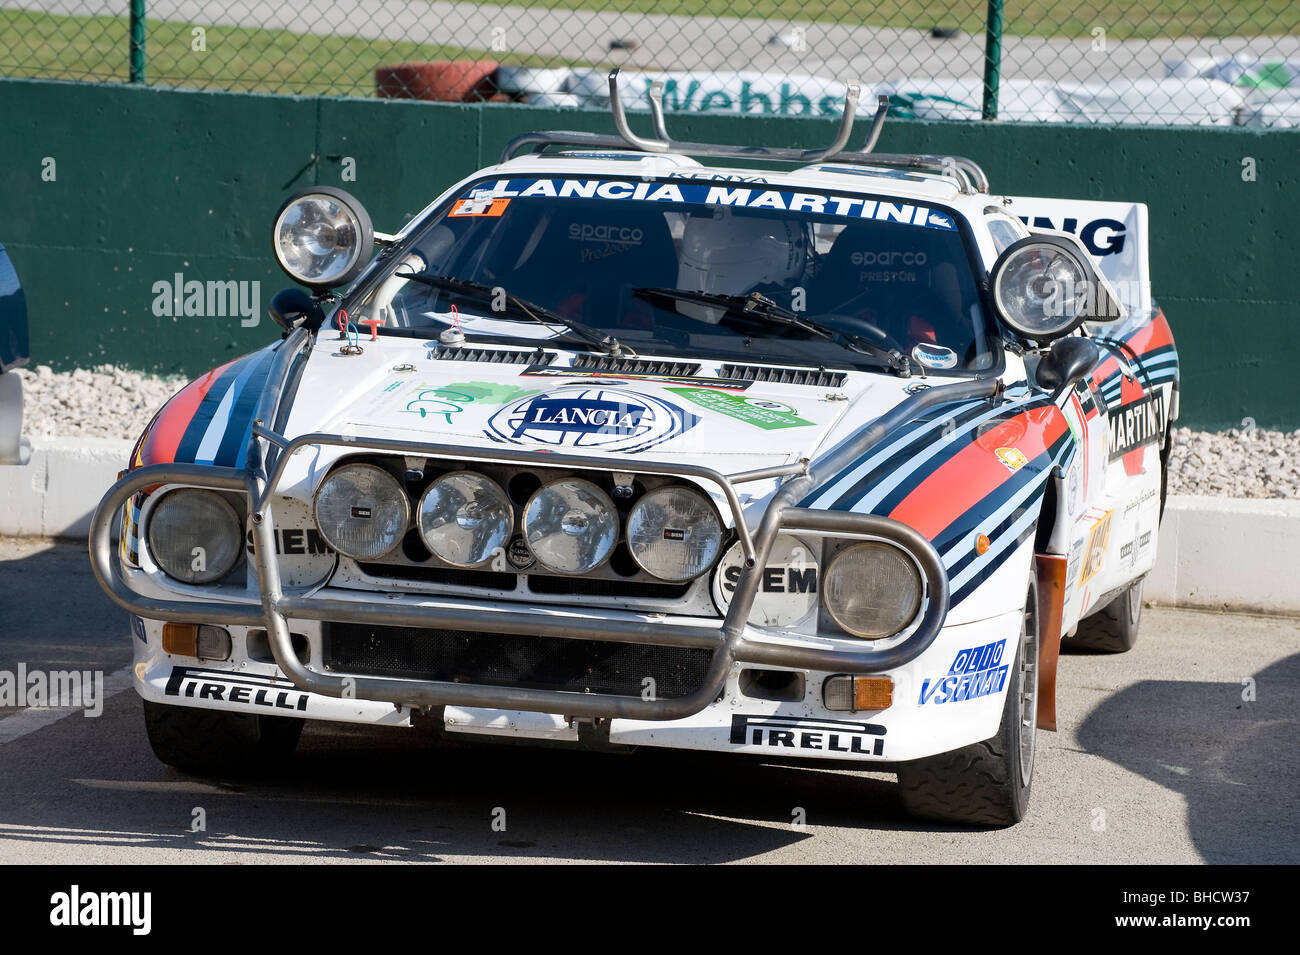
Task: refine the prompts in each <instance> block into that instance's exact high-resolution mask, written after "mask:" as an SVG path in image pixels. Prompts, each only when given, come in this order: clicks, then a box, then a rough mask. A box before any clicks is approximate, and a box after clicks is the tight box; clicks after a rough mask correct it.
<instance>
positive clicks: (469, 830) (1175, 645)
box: [0, 538, 1300, 864]
mask: <svg viewBox="0 0 1300 955" xmlns="http://www.w3.org/2000/svg"><path fill="white" fill-rule="evenodd" d="M130 641H131V637H130V631H129V626H128V622H127V617H126V614H125V613H124V612H122V611H120V610H118V609H117V608H116V607H114V606H113V605H112V604H111V603H110V602H109V601H108V599H107V598H106V597H104V596H103V595H102V594H101V592H100V591H99V589H98V587H97V586H96V585H95V583H94V581H93V580H92V578H91V575H90V572H89V569H88V567H87V564H86V556H85V548H84V546H81V545H78V544H75V543H52V542H49V541H37V540H31V539H14V538H7V539H6V538H0V671H9V672H11V673H12V672H16V671H17V668H18V666H19V664H23V665H25V666H26V668H27V669H28V670H29V671H31V670H34V669H73V668H76V669H90V670H98V671H101V672H102V673H103V674H104V676H105V680H106V693H109V694H111V695H110V696H109V697H108V699H107V700H106V702H105V703H104V707H103V712H102V714H101V715H100V716H98V717H93V718H91V717H86V716H83V715H82V712H81V711H80V710H55V709H49V710H33V709H31V708H22V709H19V708H16V707H9V708H6V709H0V863H16V862H70V863H80V864H97V863H235V864H241V863H242V864H258V863H266V862H286V861H288V862H299V863H301V862H313V863H329V864H333V863H355V862H453V863H466V862H497V863H529V862H541V861H545V862H550V863H570V862H674V863H692V862H694V863H728V862H730V863H736V862H740V863H744V862H754V863H770V862H785V863H844V862H853V863H873V864H881V863H985V862H988V863H993V862H998V863H1200V862H1208V863H1290V864H1295V863H1297V862H1300V817H1298V814H1297V813H1296V811H1295V799H1296V797H1295V793H1296V791H1297V784H1298V783H1300V749H1298V748H1297V746H1296V745H1295V739H1296V736H1297V729H1298V727H1297V722H1300V716H1298V714H1300V706H1298V704H1300V620H1296V619H1294V618H1283V617H1255V616H1242V615H1227V614H1210V613H1201V612H1192V611H1183V610H1171V609H1164V608H1160V609H1157V608H1148V609H1147V610H1146V611H1145V620H1144V623H1143V628H1142V633H1141V637H1140V640H1139V642H1138V646H1137V647H1136V649H1134V650H1133V651H1132V652H1130V653H1128V654H1123V655H1119V656H1088V655H1073V654H1071V655H1066V656H1064V657H1063V658H1062V662H1061V667H1060V677H1059V684H1058V699H1059V701H1060V707H1059V711H1058V712H1059V717H1060V726H1061V730H1060V731H1059V732H1056V733H1046V732H1043V733H1040V735H1039V751H1038V762H1037V768H1036V774H1035V782H1034V793H1033V801H1032V805H1031V807H1030V814H1029V816H1028V818H1027V819H1026V820H1025V821H1024V822H1023V823H1021V824H1020V825H1018V826H1016V827H1014V828H1011V829H1007V830H1000V831H999V830H976V831H971V830H964V829H960V828H956V827H946V826H935V825H930V824H925V823H918V822H916V821H913V820H911V819H909V818H908V817H907V816H906V815H905V814H904V813H903V810H902V807H901V805H900V804H899V801H898V797H897V792H896V787H895V784H894V777H893V776H892V774H889V773H878V772H870V773H869V772H862V771H860V770H856V769H843V768H840V767H838V766H833V765H829V764H815V763H814V764H808V763H804V764H793V763H784V764H782V763H776V762H772V761H770V760H766V759H760V758H751V757H744V756H736V755H725V754H716V755H711V754H694V753H685V752H673V751H655V750H649V749H641V750H638V751H636V752H634V753H632V754H630V755H613V754H605V753H590V752H575V751H568V750H559V749H544V748H539V747H524V746H505V745H496V744H492V743H488V742H473V743H459V742H456V743H449V742H447V741H446V740H445V739H440V738H438V737H436V736H432V735H429V734H421V733H419V732H415V731H409V730H393V729H390V730H371V729H365V728H349V727H335V726H327V725H319V724H317V725H311V726H309V727H308V729H307V731H306V732H305V733H304V735H303V740H302V744H301V746H300V748H299V752H298V757H297V758H296V759H295V760H294V761H293V762H292V763H291V764H290V766H289V767H288V768H287V769H286V770H285V772H284V773H283V774H282V775H281V776H279V777H277V778H275V779H273V780H267V781H258V782H250V781H247V780H213V779H207V780H205V779H198V778H194V777H188V776H185V775H183V774H181V773H179V772H177V771H175V770H172V769H170V768H168V767H166V766H164V765H163V764H161V763H159V762H158V761H157V760H156V759H155V758H154V756H153V754H152V752H151V751H150V749H149V744H148V742H147V740H146V738H145V733H144V726H143V719H142V716H141V707H140V701H139V699H138V698H137V696H136V694H135V692H134V691H133V690H132V689H131V688H130V681H129V679H128V678H127V674H128V673H129V671H126V670H124V668H126V667H127V666H128V663H129V661H130V653H131V642H130ZM1246 681H1249V682H1246ZM200 810H201V812H200ZM799 810H802V816H803V818H804V819H805V822H804V824H803V825H802V826H800V825H797V824H796V816H797V815H798V814H799V813H798V811H799ZM196 820H201V821H202V822H203V824H204V825H203V827H202V828H199V827H197V826H196ZM494 823H495V825H494ZM502 824H504V829H502V828H501V826H502Z"/></svg>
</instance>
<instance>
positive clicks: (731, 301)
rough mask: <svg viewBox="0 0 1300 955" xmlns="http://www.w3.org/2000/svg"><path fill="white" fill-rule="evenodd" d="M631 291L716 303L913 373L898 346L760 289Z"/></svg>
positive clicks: (733, 312)
mask: <svg viewBox="0 0 1300 955" xmlns="http://www.w3.org/2000/svg"><path fill="white" fill-rule="evenodd" d="M632 294H633V295H636V296H637V297H639V298H644V299H653V298H656V297H659V298H666V299H671V300H674V301H684V302H695V303H698V304H700V305H713V306H717V307H719V308H721V309H723V310H724V311H725V312H726V313H727V314H729V315H734V316H737V317H739V318H742V319H749V320H750V321H756V322H758V323H759V324H768V325H782V326H785V327H793V328H800V329H803V330H804V331H806V332H809V333H810V334H813V335H817V336H818V337H820V338H824V339H826V340H827V341H832V342H835V343H836V344H839V345H843V346H844V347H845V348H848V349H850V350H851V351H855V352H858V353H860V354H863V355H870V356H871V357H873V358H877V359H879V360H880V361H883V362H884V363H885V365H886V366H888V367H889V369H890V370H891V371H893V372H894V374H896V375H898V376H899V377H900V378H910V377H911V376H912V363H911V361H910V360H909V359H908V357H907V356H906V355H904V354H903V353H902V352H900V351H899V350H898V349H897V348H882V347H880V346H879V345H875V344H872V343H871V342H869V341H867V340H866V339H865V338H863V337H862V336H860V335H854V334H853V333H851V332H845V331H842V330H840V329H838V328H831V327H830V326H829V325H822V324H820V323H818V322H814V321H812V320H811V319H808V318H804V317H803V316H802V315H799V314H797V313H795V312H792V311H790V310H789V309H788V308H784V307H782V306H780V305H778V304H777V303H776V302H774V301H772V300H771V299H770V298H768V297H767V296H765V295H761V294H760V293H758V292H750V293H749V294H748V295H724V294H722V293H719V292H696V291H692V290H691V289H682V288H653V287H647V286H643V287H641V288H635V289H633V290H632Z"/></svg>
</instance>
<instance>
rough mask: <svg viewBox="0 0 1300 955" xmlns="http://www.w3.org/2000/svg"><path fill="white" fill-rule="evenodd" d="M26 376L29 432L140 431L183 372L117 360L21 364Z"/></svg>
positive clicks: (89, 434) (130, 434)
mask: <svg viewBox="0 0 1300 955" xmlns="http://www.w3.org/2000/svg"><path fill="white" fill-rule="evenodd" d="M18 374H19V375H20V376H21V377H22V379H23V434H25V435H27V436H28V437H33V438H35V437H57V438H126V439H129V440H132V441H134V440H135V439H136V438H138V437H139V436H140V432H141V431H143V430H144V428H145V425H147V424H148V423H149V419H150V418H152V417H153V415H154V412H155V411H157V410H158V409H159V408H160V407H162V405H163V403H164V402H165V401H166V400H167V399H168V398H170V397H171V396H172V395H174V394H176V392H177V391H179V390H180V389H181V388H182V387H183V386H184V385H185V383H186V379H185V378H160V377H158V376H156V375H146V374H141V373H140V372H137V371H127V370H126V369H123V368H116V367H114V366H113V365H100V366H98V367H97V368H92V369H85V368H78V369H77V370H76V371H65V372H54V371H51V370H50V366H49V365H38V366H37V367H36V368H34V369H32V368H23V369H19V371H18Z"/></svg>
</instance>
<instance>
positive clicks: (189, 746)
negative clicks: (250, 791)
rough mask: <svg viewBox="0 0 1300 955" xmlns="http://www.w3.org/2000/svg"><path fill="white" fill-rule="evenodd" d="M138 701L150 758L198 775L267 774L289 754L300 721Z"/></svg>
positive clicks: (297, 735) (289, 718) (299, 734)
mask: <svg viewBox="0 0 1300 955" xmlns="http://www.w3.org/2000/svg"><path fill="white" fill-rule="evenodd" d="M143 702H144V725H145V729H146V731H147V732H148V734H149V745H150V746H151V747H153V751H154V755H155V756H157V757H158V758H159V759H160V760H162V761H163V762H164V763H166V764H167V765H168V766H175V767H176V768H177V769H179V770H182V771H183V772H187V773H192V774H194V775H198V776H254V775H264V774H267V773H270V772H272V771H274V770H276V769H278V768H280V767H281V766H283V764H284V763H285V762H287V761H288V760H289V758H290V757H291V756H293V751H294V750H295V749H296V748H297V746H298V737H299V736H301V735H302V727H303V721H302V720H300V719H295V718H294V717H289V716H261V715H258V714H255V713H227V712H223V711H220V710H201V709H196V708H194V707H186V706H167V705H164V704H161V703H154V702H151V701H149V700H144V701H143Z"/></svg>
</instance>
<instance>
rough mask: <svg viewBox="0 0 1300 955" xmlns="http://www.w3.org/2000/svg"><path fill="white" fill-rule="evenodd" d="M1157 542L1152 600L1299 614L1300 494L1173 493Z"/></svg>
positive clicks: (1146, 592)
mask: <svg viewBox="0 0 1300 955" xmlns="http://www.w3.org/2000/svg"><path fill="white" fill-rule="evenodd" d="M1159 548H1160V549H1159V554H1158V556H1157V559H1156V566H1155V569H1154V570H1153V571H1152V572H1151V575H1150V576H1149V577H1147V582H1146V586H1145V588H1144V589H1143V596H1144V597H1145V598H1146V599H1147V600H1148V601H1150V602H1152V603H1156V604H1165V605H1173V606H1179V607H1204V608H1208V609H1215V610H1225V609H1232V610H1256V611H1261V612H1264V613H1300V586H1297V584H1296V578H1295V574H1296V568H1297V567H1300V501H1288V500H1281V499H1240V498H1223V497H1192V496H1186V497H1183V496H1174V497H1170V498H1169V500H1168V501H1167V502H1166V506H1165V516H1164V520H1163V521H1162V522H1161V525H1160V545H1159Z"/></svg>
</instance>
